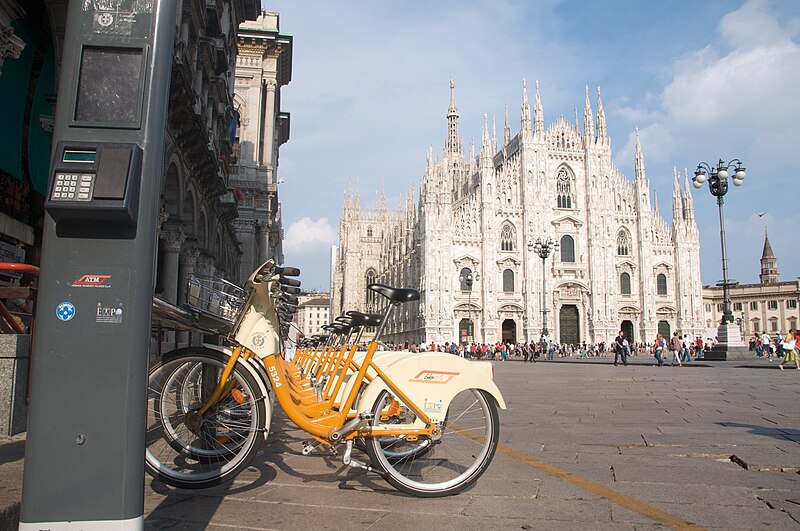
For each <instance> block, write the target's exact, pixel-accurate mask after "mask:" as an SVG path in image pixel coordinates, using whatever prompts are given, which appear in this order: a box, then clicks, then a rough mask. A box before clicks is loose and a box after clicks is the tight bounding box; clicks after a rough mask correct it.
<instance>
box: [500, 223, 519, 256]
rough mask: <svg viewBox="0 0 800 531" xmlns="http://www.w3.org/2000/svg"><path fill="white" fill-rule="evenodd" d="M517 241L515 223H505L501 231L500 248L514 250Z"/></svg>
mask: <svg viewBox="0 0 800 531" xmlns="http://www.w3.org/2000/svg"><path fill="white" fill-rule="evenodd" d="M516 243H517V234H516V231H515V230H514V225H512V224H511V223H508V222H505V223H503V229H502V230H501V231H500V250H501V251H513V250H514V247H515V245H516Z"/></svg>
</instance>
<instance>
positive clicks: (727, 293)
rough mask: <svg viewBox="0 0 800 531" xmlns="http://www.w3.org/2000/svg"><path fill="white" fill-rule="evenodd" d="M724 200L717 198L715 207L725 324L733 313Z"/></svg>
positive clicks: (731, 319) (730, 321)
mask: <svg viewBox="0 0 800 531" xmlns="http://www.w3.org/2000/svg"><path fill="white" fill-rule="evenodd" d="M724 203H725V199H724V196H723V195H719V196H717V205H719V240H720V244H721V247H722V303H723V312H722V322H721V324H723V325H724V324H727V323H732V322H733V312H732V311H731V290H730V285H729V284H728V254H727V250H726V246H725V218H724V215H723V206H722V205H723V204H724Z"/></svg>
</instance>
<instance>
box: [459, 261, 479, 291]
mask: <svg viewBox="0 0 800 531" xmlns="http://www.w3.org/2000/svg"><path fill="white" fill-rule="evenodd" d="M458 280H459V282H460V283H461V291H472V283H473V282H474V281H475V278H474V277H473V275H472V270H471V269H470V268H468V267H465V268H463V269H462V270H461V272H460V273H459V274H458Z"/></svg>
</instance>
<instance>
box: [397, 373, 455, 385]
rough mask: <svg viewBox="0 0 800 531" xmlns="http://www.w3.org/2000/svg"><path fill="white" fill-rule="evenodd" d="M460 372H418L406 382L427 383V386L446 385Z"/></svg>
mask: <svg viewBox="0 0 800 531" xmlns="http://www.w3.org/2000/svg"><path fill="white" fill-rule="evenodd" d="M459 374H461V373H460V372H444V371H420V373H419V374H417V375H416V376H414V377H413V378H411V379H410V380H408V381H409V382H418V383H429V384H446V383H447V382H449V381H450V380H452V379H453V378H455V377H456V376H458V375H459Z"/></svg>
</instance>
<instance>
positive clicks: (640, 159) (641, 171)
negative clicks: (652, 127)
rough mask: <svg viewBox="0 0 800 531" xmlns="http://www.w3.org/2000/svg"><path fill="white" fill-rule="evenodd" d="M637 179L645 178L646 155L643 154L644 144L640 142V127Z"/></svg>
mask: <svg viewBox="0 0 800 531" xmlns="http://www.w3.org/2000/svg"><path fill="white" fill-rule="evenodd" d="M635 173H636V179H637V180H639V179H644V178H645V175H644V155H642V144H641V142H639V128H638V127H637V128H636V166H635Z"/></svg>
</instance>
